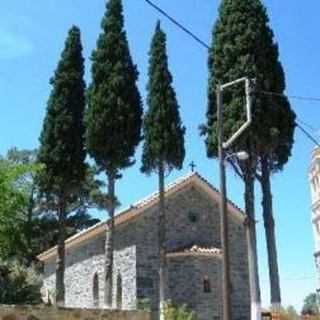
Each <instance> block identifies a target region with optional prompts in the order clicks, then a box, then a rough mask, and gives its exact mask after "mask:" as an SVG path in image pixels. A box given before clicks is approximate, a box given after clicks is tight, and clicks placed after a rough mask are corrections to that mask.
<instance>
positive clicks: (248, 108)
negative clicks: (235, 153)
mask: <svg viewBox="0 0 320 320" xmlns="http://www.w3.org/2000/svg"><path fill="white" fill-rule="evenodd" d="M241 82H244V83H245V90H246V117H247V120H246V122H245V123H244V124H243V125H242V126H241V127H240V128H239V129H238V130H237V131H236V132H235V133H234V134H233V135H232V136H231V137H230V138H229V139H228V140H227V141H226V142H223V144H222V146H223V148H224V149H228V148H229V147H230V146H231V145H232V144H233V143H234V141H235V140H236V139H238V137H239V136H241V134H242V133H243V132H244V131H245V130H246V129H247V128H248V127H249V126H250V125H251V122H252V112H251V108H252V99H251V87H250V79H249V78H247V77H243V78H240V79H237V80H234V81H231V82H228V83H225V84H223V85H220V91H221V92H223V90H224V89H226V88H229V87H231V86H234V85H236V84H238V83H241Z"/></svg>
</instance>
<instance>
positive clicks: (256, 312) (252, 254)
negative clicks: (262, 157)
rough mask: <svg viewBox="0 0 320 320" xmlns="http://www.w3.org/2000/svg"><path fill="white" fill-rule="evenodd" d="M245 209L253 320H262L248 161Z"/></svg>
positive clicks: (251, 177) (252, 185)
mask: <svg viewBox="0 0 320 320" xmlns="http://www.w3.org/2000/svg"><path fill="white" fill-rule="evenodd" d="M244 180H245V209H246V214H247V222H246V236H247V247H248V266H249V284H250V298H251V320H260V319H261V294H260V285H259V271H258V256H257V238H256V222H255V207H254V172H253V169H252V164H251V161H250V160H248V161H247V164H246V170H245V175H244Z"/></svg>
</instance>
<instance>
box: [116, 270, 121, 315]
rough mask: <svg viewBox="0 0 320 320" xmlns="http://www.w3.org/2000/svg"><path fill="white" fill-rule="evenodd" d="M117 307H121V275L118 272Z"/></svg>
mask: <svg viewBox="0 0 320 320" xmlns="http://www.w3.org/2000/svg"><path fill="white" fill-rule="evenodd" d="M117 309H119V310H121V309H122V277H121V274H120V273H118V277H117Z"/></svg>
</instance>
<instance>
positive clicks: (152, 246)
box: [130, 187, 250, 320]
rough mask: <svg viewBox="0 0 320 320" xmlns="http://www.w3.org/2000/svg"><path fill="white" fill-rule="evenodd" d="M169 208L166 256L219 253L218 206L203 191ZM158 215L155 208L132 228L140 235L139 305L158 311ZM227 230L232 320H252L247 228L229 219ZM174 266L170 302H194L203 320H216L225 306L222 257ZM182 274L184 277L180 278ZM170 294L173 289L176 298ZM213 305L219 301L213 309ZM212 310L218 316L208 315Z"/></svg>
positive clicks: (170, 202) (189, 193)
mask: <svg viewBox="0 0 320 320" xmlns="http://www.w3.org/2000/svg"><path fill="white" fill-rule="evenodd" d="M166 208H167V221H166V237H167V239H168V241H167V248H168V251H176V250H178V251H179V249H181V248H184V247H189V246H192V245H193V244H196V245H199V246H203V247H216V248H221V240H220V216H219V207H218V205H217V204H215V203H213V202H212V199H210V198H209V197H207V196H206V195H205V194H204V193H203V192H201V191H200V190H199V189H197V188H196V187H193V188H188V189H187V190H186V191H184V192H182V193H180V194H179V195H177V196H176V197H173V198H171V199H169V200H168V201H167V202H166ZM157 210H158V208H157V207H154V208H150V209H149V210H148V211H146V212H145V213H144V214H143V215H142V216H140V217H139V218H138V219H137V220H136V221H135V222H134V223H133V224H131V223H130V226H131V227H132V228H133V229H134V230H135V232H136V234H137V235H138V238H137V242H136V244H137V296H138V300H140V299H145V298H148V299H149V300H150V302H151V306H152V308H153V309H154V310H155V309H156V308H157V307H158V306H157V304H156V302H157V295H158V268H159V259H158V254H157V252H158V251H157V250H158V249H157V243H158V223H157V217H158V214H157ZM229 230H230V255H231V256H232V258H231V281H232V287H233V288H234V290H233V296H232V302H233V309H234V314H235V317H234V319H235V320H242V319H248V318H249V314H250V299H249V282H248V263H247V249H246V248H247V246H246V236H245V229H244V226H243V225H242V223H241V222H240V221H239V220H237V219H236V218H234V217H233V216H231V215H230V218H229ZM171 259H172V258H169V259H168V263H170V264H171V263H172V261H173V260H172V261H171ZM170 264H169V265H168V267H169V275H170V273H171V271H172V270H173V271H172V275H170V276H169V281H168V287H167V288H166V296H167V297H168V299H170V298H174V299H176V298H177V300H178V301H185V302H190V303H189V304H190V305H191V306H195V305H197V306H199V307H197V314H198V316H199V317H200V318H199V319H200V320H202V319H203V320H207V319H210V320H212V319H213V318H212V316H215V317H216V319H219V314H220V313H219V312H220V311H219V310H220V306H221V303H220V300H219V299H220V298H221V290H220V289H219V288H220V286H221V282H222V279H221V278H219V277H220V276H221V270H220V268H221V267H220V264H221V262H220V261H219V258H217V257H209V258H208V257H199V256H196V257H185V260H184V264H180V265H179V264H174V266H171V265H170ZM172 268H173V269H172ZM207 268H209V269H210V270H209V269H207ZM179 272H180V275H178V273H179ZM206 275H208V276H209V278H210V283H211V285H212V287H213V288H214V290H213V291H214V292H215V293H216V294H217V296H215V298H214V299H207V297H209V295H203V277H204V276H206ZM219 275H220V276H219ZM181 277H182V278H181ZM174 288H175V289H174ZM171 290H175V293H172V292H171ZM191 293H192V294H191ZM219 294H220V297H219ZM212 301H216V305H215V306H214V305H213V303H212ZM208 306H210V307H208ZM212 308H214V310H215V311H210V310H212ZM209 313H210V316H209Z"/></svg>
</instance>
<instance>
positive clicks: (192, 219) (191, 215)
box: [188, 211, 198, 223]
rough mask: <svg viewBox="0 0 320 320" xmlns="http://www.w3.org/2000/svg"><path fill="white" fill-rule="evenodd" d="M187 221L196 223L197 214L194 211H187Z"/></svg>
mask: <svg viewBox="0 0 320 320" xmlns="http://www.w3.org/2000/svg"><path fill="white" fill-rule="evenodd" d="M188 217H189V221H190V222H192V223H196V222H197V221H198V214H197V213H196V212H195V211H189V213H188Z"/></svg>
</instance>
